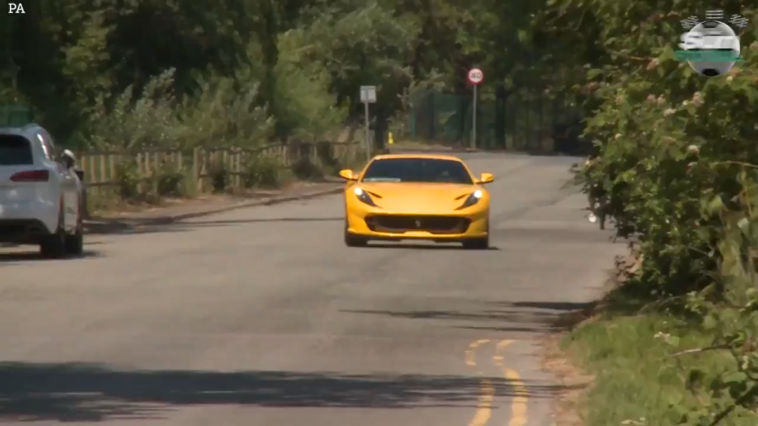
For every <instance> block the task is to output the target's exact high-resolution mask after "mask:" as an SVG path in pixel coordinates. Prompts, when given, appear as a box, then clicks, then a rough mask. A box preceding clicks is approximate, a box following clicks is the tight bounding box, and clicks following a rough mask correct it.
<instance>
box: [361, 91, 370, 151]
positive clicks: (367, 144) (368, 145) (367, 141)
mask: <svg viewBox="0 0 758 426" xmlns="http://www.w3.org/2000/svg"><path fill="white" fill-rule="evenodd" d="M363 105H364V107H365V111H366V158H367V159H368V160H370V159H371V140H370V139H369V136H368V134H369V128H368V127H369V125H368V101H366V102H364V103H363Z"/></svg>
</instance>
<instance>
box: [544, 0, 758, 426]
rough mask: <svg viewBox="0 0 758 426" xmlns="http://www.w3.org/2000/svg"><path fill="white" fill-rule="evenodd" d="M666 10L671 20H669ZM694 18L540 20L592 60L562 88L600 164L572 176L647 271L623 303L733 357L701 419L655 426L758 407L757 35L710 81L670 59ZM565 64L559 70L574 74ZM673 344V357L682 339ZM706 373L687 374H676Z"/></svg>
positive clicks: (613, 5)
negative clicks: (688, 326) (575, 103)
mask: <svg viewBox="0 0 758 426" xmlns="http://www.w3.org/2000/svg"><path fill="white" fill-rule="evenodd" d="M669 7H671V9H673V10H674V11H673V12H665V11H666V10H671V9H669ZM680 11H681V12H680ZM698 12H700V13H702V9H701V5H700V4H698V3H696V2H694V1H685V2H681V1H680V2H676V4H673V2H668V1H666V2H657V3H656V4H655V5H653V4H651V2H631V1H622V0H618V1H612V2H604V1H599V0H590V1H583V2H582V1H573V0H568V1H564V2H561V3H560V6H559V7H557V8H552V9H550V10H547V11H544V13H542V14H541V16H540V17H538V18H537V20H538V21H541V22H543V23H545V22H553V23H555V24H556V25H555V26H554V27H553V28H552V29H551V30H550V31H553V33H554V34H562V35H563V36H564V37H565V38H564V43H567V44H575V45H576V46H580V49H579V50H580V51H579V55H578V56H579V57H580V58H581V57H582V56H585V57H589V58H592V59H593V61H592V65H591V66H587V67H585V71H586V74H585V77H584V79H576V78H575V77H572V80H573V81H571V83H572V84H575V86H574V89H575V98H576V99H580V100H583V104H584V106H585V109H586V112H587V116H588V120H587V128H586V136H587V137H589V138H591V139H592V140H593V141H594V143H595V146H596V148H597V153H598V155H597V157H596V158H595V159H594V160H592V161H589V162H588V163H587V164H585V165H584V166H582V167H577V169H576V173H577V178H578V180H579V181H580V182H581V183H582V184H583V186H584V189H585V191H586V192H590V191H593V190H596V189H595V188H600V189H601V190H602V192H604V193H605V194H606V195H607V197H608V200H609V202H608V205H607V206H606V213H607V214H608V216H609V217H611V218H612V220H613V221H614V222H615V223H616V224H617V233H618V235H619V236H621V237H634V238H636V239H637V241H638V243H637V247H636V248H637V249H638V250H639V252H640V254H641V255H642V256H643V258H644V262H643V263H642V268H641V270H640V272H639V274H637V275H635V276H633V277H630V279H629V281H628V282H627V283H626V284H625V286H626V287H627V288H626V289H625V291H627V292H633V293H634V294H636V295H637V296H639V297H645V298H646V299H647V300H648V302H650V303H652V305H651V306H653V307H663V306H665V310H666V312H668V313H669V314H671V315H676V316H677V317H678V318H687V319H694V320H696V321H698V323H699V324H700V326H702V327H704V328H705V330H707V335H708V336H710V337H711V338H712V340H713V342H712V344H709V345H708V346H709V347H714V348H720V350H725V351H726V353H727V354H729V353H731V354H732V355H733V359H734V363H733V364H732V366H731V367H730V368H725V369H724V370H723V371H719V372H718V373H719V374H715V375H713V374H711V373H713V371H708V373H709V375H708V376H707V377H706V378H705V379H703V380H705V385H704V387H703V389H704V391H705V392H706V393H707V394H708V395H707V398H705V399H704V403H703V405H702V407H701V409H700V410H699V411H698V412H694V413H690V415H689V416H688V417H687V419H685V420H679V421H674V420H667V422H668V423H664V424H680V422H682V423H686V424H703V425H708V424H716V423H718V422H720V421H722V420H723V418H722V417H721V416H722V415H724V416H726V415H727V414H728V415H729V416H730V417H729V418H730V419H731V420H732V421H736V420H735V419H736V418H737V417H738V416H746V415H750V412H751V410H754V409H755V408H756V402H757V401H758V399H756V398H755V392H756V391H755V389H756V388H755V385H756V383H758V381H756V378H758V374H755V373H756V372H755V371H754V368H755V367H754V366H753V358H755V357H757V356H758V355H757V354H758V352H756V348H755V346H753V343H752V339H753V336H754V335H755V333H756V332H758V328H757V327H756V323H755V319H754V316H753V302H752V301H753V299H754V297H755V296H754V295H755V279H754V277H753V275H754V270H755V269H754V267H753V265H752V263H751V262H752V260H751V256H752V254H751V253H752V252H753V250H754V247H755V246H756V243H757V242H758V240H756V239H755V237H756V235H755V234H753V231H752V228H753V225H752V223H753V214H752V212H753V210H754V209H755V207H754V206H755V201H756V200H755V199H754V198H752V196H753V194H754V193H755V190H754V189H753V188H754V186H755V185H756V182H758V175H756V174H755V173H753V172H752V169H753V168H754V166H752V165H753V164H758V151H757V150H756V149H755V141H756V139H757V138H756V136H758V131H757V130H756V128H755V127H754V126H753V125H752V121H753V119H752V117H755V115H756V114H757V113H758V109H756V105H757V104H756V102H755V100H756V99H757V98H758V87H757V86H756V84H755V83H756V82H758V72H756V69H758V68H756V65H758V43H755V40H756V35H758V34H757V32H756V29H755V28H753V29H750V30H748V31H746V32H745V33H743V34H741V37H740V41H741V43H743V46H744V47H745V48H743V50H742V55H741V56H742V58H743V61H742V62H740V63H739V64H738V65H737V66H736V67H735V68H733V69H732V71H731V72H730V73H729V75H728V76H722V77H720V78H712V79H707V80H706V79H704V78H703V77H701V76H699V75H697V74H696V73H695V72H693V71H692V70H691V69H690V67H689V66H688V65H687V64H682V63H679V62H676V61H675V60H674V57H673V50H674V48H675V46H676V43H677V41H678V38H679V35H680V34H681V32H682V31H683V30H682V29H681V27H679V25H678V24H679V20H680V19H682V18H683V17H685V15H683V14H686V16H689V15H691V14H695V13H698ZM727 12H740V13H741V14H743V15H744V16H746V17H748V18H749V19H750V20H751V22H755V19H756V18H757V17H758V14H756V12H755V11H754V10H739V11H738V10H736V9H735V10H728V11H727ZM576 17H581V19H580V20H579V21H577V19H576ZM559 23H560V24H559ZM572 24H573V25H572ZM577 25H578V26H579V27H581V28H583V29H584V30H585V31H584V32H583V33H582V34H581V37H580V36H579V35H573V36H572V34H571V31H570V28H571V27H572V26H573V27H574V28H577ZM560 27H562V28H560ZM587 33H596V34H597V41H596V43H595V45H593V46H587V45H586V43H583V37H584V36H585V35H586V34H587ZM583 46H586V47H583ZM559 59H560V57H559ZM563 59H565V60H566V61H565V63H566V66H567V67H569V68H573V69H578V68H579V67H582V66H583V64H582V63H581V62H579V61H577V60H571V59H570V58H568V57H566V56H563ZM568 82H569V80H566V83H568ZM673 337H676V338H675V339H673V340H672V341H673V342H675V343H674V344H672V346H675V347H677V348H678V349H677V350H681V349H682V348H681V345H682V341H681V340H680V339H678V338H679V337H683V336H673ZM695 349H697V348H695ZM701 349H702V348H701ZM693 353H700V352H699V351H697V350H696V351H695V352H693ZM704 368H707V367H706V366H704V365H697V363H695V365H690V366H689V367H688V368H687V370H688V371H684V372H683V373H684V374H685V375H693V374H694V375H697V374H699V373H698V371H702V370H703V369H704ZM705 400H707V403H705ZM738 407H742V408H738ZM732 410H733V411H732ZM736 413H741V414H739V415H738V414H736ZM746 413H747V414H746ZM640 414H643V415H644V413H640ZM753 416H754V414H753ZM751 421H753V422H754V421H755V418H754V417H753V418H752V420H751Z"/></svg>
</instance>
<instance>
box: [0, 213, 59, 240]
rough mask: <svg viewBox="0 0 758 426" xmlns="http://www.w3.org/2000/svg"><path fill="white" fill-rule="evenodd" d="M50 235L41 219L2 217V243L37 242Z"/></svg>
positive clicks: (0, 227) (0, 221)
mask: <svg viewBox="0 0 758 426" xmlns="http://www.w3.org/2000/svg"><path fill="white" fill-rule="evenodd" d="M45 235H50V231H49V230H48V229H47V226H45V224H44V223H43V222H42V221H41V220H39V219H0V243H15V244H37V243H39V240H40V239H41V238H42V237H44V236H45Z"/></svg>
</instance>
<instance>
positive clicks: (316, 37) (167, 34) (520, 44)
mask: <svg viewBox="0 0 758 426" xmlns="http://www.w3.org/2000/svg"><path fill="white" fill-rule="evenodd" d="M24 6H25V11H26V14H25V15H2V16H1V17H0V28H2V32H1V33H2V36H0V106H2V105H27V106H30V107H31V108H32V110H33V111H34V115H35V121H37V122H39V123H40V124H42V125H43V126H45V127H46V128H48V129H49V130H50V131H51V132H52V134H53V135H54V136H55V137H56V139H57V143H58V145H59V146H63V147H67V148H71V149H73V150H75V151H76V152H92V151H98V152H103V151H110V152H112V151H118V152H127V153H132V154H134V153H137V152H140V151H143V150H146V149H153V150H154V149H169V148H170V149H182V150H184V151H191V150H192V149H193V148H195V147H206V148H214V149H215V148H219V147H232V146H233V147H240V148H244V149H250V148H255V147H260V146H263V145H268V144H273V143H292V142H296V141H299V142H306V143H315V142H321V141H335V140H337V139H338V138H339V136H340V135H341V136H342V138H341V139H344V141H347V142H351V141H359V140H362V139H363V133H362V132H360V131H358V132H356V131H355V130H356V128H360V127H361V126H362V125H363V105H362V104H361V103H360V99H359V96H358V94H359V88H360V86H361V85H376V86H377V88H378V99H377V101H378V102H377V103H376V104H374V105H373V106H372V123H371V127H372V132H375V134H376V138H375V139H376V141H377V147H376V148H377V149H381V145H382V143H383V141H384V138H385V135H386V132H387V131H388V130H394V129H396V128H405V127H407V123H406V116H407V110H408V107H409V102H410V98H411V94H412V93H414V92H415V91H416V90H423V89H425V88H435V89H438V90H442V91H445V92H448V93H454V94H459V95H466V96H468V95H470V88H469V87H467V85H466V71H467V69H468V68H469V67H471V66H480V67H482V68H484V69H487V72H488V74H487V75H488V82H491V83H492V87H501V88H505V89H508V90H511V89H512V88H514V87H520V85H521V86H523V85H525V84H527V83H528V84H532V83H534V84H536V83H540V84H542V80H546V79H535V78H534V75H535V74H534V73H530V72H529V69H530V67H531V63H529V64H527V63H523V62H522V61H521V60H519V59H518V58H519V57H525V56H526V55H525V54H524V52H527V51H533V50H534V49H536V48H537V47H536V44H535V43H534V42H533V40H532V34H531V26H530V21H529V16H530V14H532V13H533V12H534V11H536V10H539V8H540V7H542V6H544V2H543V1H538V2H526V1H524V2H521V3H519V4H512V5H503V4H501V2H497V1H495V0H477V1H475V2H467V3H466V4H465V5H464V4H462V3H460V2H457V1H455V0H444V1H439V2H431V3H430V2H423V1H422V2H417V1H405V0H403V1H398V0H378V1H372V2H365V1H357V0H337V1H334V0H332V1H325V0H286V1H273V0H224V1H218V2H205V3H192V2H187V1H184V0H169V1H153V0H138V1H130V2H120V1H114V0H106V1H100V2H94V3H93V2H87V1H83V0H65V1H53V0H41V1H37V2H31V3H29V4H26V3H25V4H24ZM492 46H498V49H497V50H493V49H492ZM532 56H533V55H532ZM532 80H534V82H533V81H532ZM331 160H332V161H331V164H332V166H333V165H334V164H338V163H343V164H344V163H345V162H346V161H348V160H346V159H338V158H334V159H331ZM258 163H259V162H257V160H256V161H252V162H251V163H250V164H247V165H246V166H245V167H246V169H248V170H251V176H250V177H249V178H248V179H246V182H248V183H250V184H252V183H253V182H254V181H257V180H260V179H262V178H261V176H263V175H265V174H266V173H268V172H265V171H253V170H252V169H254V168H255V167H257V166H258V165H260V164H258ZM313 166H314V165H306V164H298V165H297V167H296V168H295V169H294V170H290V171H288V172H287V174H292V175H297V176H314V175H320V174H331V173H332V172H331V171H330V170H321V171H316V170H314V167H313ZM329 168H330V167H327V169H329ZM332 168H333V167H332ZM133 169H134V167H133V165H130V164H126V165H123V166H122V167H120V168H119V173H120V174H121V175H120V176H119V181H121V182H124V183H125V184H124V185H119V186H120V187H122V188H124V189H123V190H121V191H119V192H120V195H123V196H126V195H127V194H133V193H135V190H134V185H131V187H130V186H129V184H128V183H129V182H132V181H133V180H134V179H133V176H131V175H129V173H130V171H133ZM165 173H167V174H168V176H162V177H159V176H157V175H156V176H153V178H155V179H159V180H162V181H165V182H174V183H173V184H170V185H168V184H165V185H164V184H160V185H157V187H158V188H163V189H166V191H164V192H172V193H173V192H177V190H178V189H182V188H185V187H186V185H184V186H181V185H179V186H177V184H176V183H175V182H176V178H177V174H182V173H186V171H181V170H179V171H165ZM255 176H257V177H255ZM267 176H268V177H266V178H265V180H268V181H269V183H271V179H272V177H271V174H270V173H269V174H268V175H267ZM165 182H164V183H165ZM132 183H134V182H132ZM256 185H258V183H256ZM148 186H149V187H155V185H152V186H151V185H148ZM138 192H140V194H139V195H140V196H141V197H143V198H145V197H147V196H148V195H149V194H146V193H145V191H138ZM154 192H155V191H154ZM147 198H149V197H147Z"/></svg>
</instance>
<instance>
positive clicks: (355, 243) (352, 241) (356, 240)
mask: <svg viewBox="0 0 758 426" xmlns="http://www.w3.org/2000/svg"><path fill="white" fill-rule="evenodd" d="M367 244H368V240H367V239H366V238H362V237H356V236H355V235H353V234H351V233H349V232H347V221H345V245H346V246H348V247H364V246H366V245H367Z"/></svg>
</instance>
